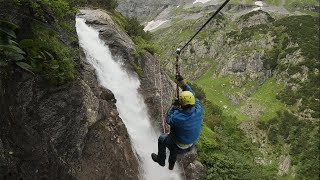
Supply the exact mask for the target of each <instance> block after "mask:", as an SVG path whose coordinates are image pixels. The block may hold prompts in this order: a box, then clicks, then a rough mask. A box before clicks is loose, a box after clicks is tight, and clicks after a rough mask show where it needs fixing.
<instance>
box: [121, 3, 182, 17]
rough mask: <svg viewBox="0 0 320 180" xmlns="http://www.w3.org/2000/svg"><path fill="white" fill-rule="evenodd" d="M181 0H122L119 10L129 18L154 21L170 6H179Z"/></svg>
mask: <svg viewBox="0 0 320 180" xmlns="http://www.w3.org/2000/svg"><path fill="white" fill-rule="evenodd" d="M178 3H179V0H163V1H158V0H147V1H145V0H137V1H132V0H121V1H119V6H118V8H117V9H118V10H119V11H120V12H122V13H123V15H125V16H128V17H134V16H136V17H138V18H140V20H146V19H152V18H154V17H155V16H157V15H158V14H160V13H161V12H162V11H163V10H164V9H166V8H168V6H170V5H177V4H178Z"/></svg>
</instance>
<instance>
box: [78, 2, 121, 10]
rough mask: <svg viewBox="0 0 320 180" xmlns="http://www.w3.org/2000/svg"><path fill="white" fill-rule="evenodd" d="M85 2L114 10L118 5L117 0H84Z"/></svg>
mask: <svg viewBox="0 0 320 180" xmlns="http://www.w3.org/2000/svg"><path fill="white" fill-rule="evenodd" d="M83 1H84V3H85V4H87V5H91V6H95V7H99V8H101V9H106V10H114V9H115V8H116V7H117V6H118V1H117V0H83Z"/></svg>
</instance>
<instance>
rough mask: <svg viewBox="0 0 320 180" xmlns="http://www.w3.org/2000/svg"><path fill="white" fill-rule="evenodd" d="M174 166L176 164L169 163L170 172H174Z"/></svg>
mask: <svg viewBox="0 0 320 180" xmlns="http://www.w3.org/2000/svg"><path fill="white" fill-rule="evenodd" d="M174 164H175V163H170V162H169V170H173V167H174Z"/></svg>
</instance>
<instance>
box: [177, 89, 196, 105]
mask: <svg viewBox="0 0 320 180" xmlns="http://www.w3.org/2000/svg"><path fill="white" fill-rule="evenodd" d="M179 99H180V104H181V106H186V105H192V106H193V105H194V104H195V99H194V95H193V94H192V92H190V91H182V92H181V94H180V98H179Z"/></svg>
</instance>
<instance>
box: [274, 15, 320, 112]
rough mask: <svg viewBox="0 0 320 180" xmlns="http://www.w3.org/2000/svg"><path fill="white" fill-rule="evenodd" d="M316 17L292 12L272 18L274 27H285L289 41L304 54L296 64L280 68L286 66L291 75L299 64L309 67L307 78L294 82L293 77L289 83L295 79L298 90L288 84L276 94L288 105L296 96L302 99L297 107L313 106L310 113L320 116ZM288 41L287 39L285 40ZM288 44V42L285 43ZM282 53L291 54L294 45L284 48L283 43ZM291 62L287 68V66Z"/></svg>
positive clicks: (298, 67)
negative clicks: (291, 14)
mask: <svg viewBox="0 0 320 180" xmlns="http://www.w3.org/2000/svg"><path fill="white" fill-rule="evenodd" d="M318 22H319V18H315V17H312V16H291V17H287V18H283V19H280V20H278V21H276V22H275V26H276V27H282V28H285V32H286V33H287V35H288V37H289V38H290V41H292V42H293V43H296V44H297V45H298V47H299V48H300V49H301V52H302V54H303V55H304V57H305V60H304V61H303V62H299V63H298V64H294V65H291V64H282V66H280V67H279V68H282V69H289V71H288V73H289V74H290V75H293V74H296V73H301V72H302V69H301V67H303V66H305V67H307V68H308V69H309V72H308V75H309V79H308V80H307V82H295V80H294V79H290V81H289V83H291V82H292V83H295V84H298V85H299V86H300V88H299V89H298V90H293V89H292V87H291V86H289V85H288V86H287V87H286V88H285V90H284V91H282V92H281V93H280V94H279V95H278V96H277V97H278V99H280V100H281V101H283V102H284V103H286V104H288V105H294V104H295V103H296V102H297V100H298V99H302V105H301V106H300V107H299V111H300V112H303V111H305V110H308V109H311V110H312V117H314V118H320V109H319V107H320V106H319V101H318V99H320V87H319V83H320V80H319V79H320V75H319V73H317V71H318V70H319V69H320V62H319V47H320V44H319V23H318ZM286 42H287V40H286ZM285 44H287V43H285ZM282 48H284V50H283V49H282V52H283V51H284V52H283V54H291V53H292V52H294V51H295V50H297V48H286V46H282ZM283 54H282V56H280V57H279V58H278V62H280V61H281V57H284V56H285V55H283ZM288 66H290V68H289V67H288ZM316 69H318V70H316Z"/></svg>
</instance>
